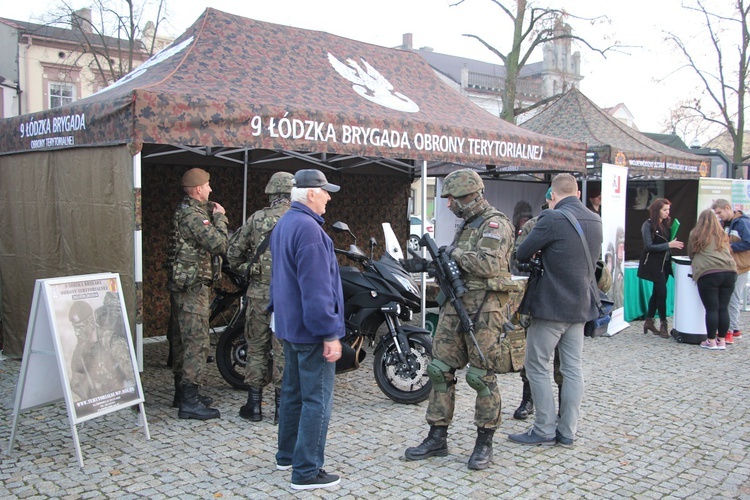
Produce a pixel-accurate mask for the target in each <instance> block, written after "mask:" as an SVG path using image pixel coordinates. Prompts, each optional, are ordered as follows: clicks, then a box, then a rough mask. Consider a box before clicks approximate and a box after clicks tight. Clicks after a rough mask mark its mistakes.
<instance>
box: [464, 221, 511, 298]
mask: <svg viewBox="0 0 750 500" xmlns="http://www.w3.org/2000/svg"><path fill="white" fill-rule="evenodd" d="M491 220H496V221H497V222H499V223H500V224H501V225H504V226H506V232H507V234H508V235H512V234H513V225H512V224H511V222H510V219H509V218H508V217H507V216H506V215H505V214H504V213H502V212H500V211H498V210H496V209H494V208H493V207H491V206H490V207H489V209H488V210H486V211H484V212H483V213H481V214H479V215H477V216H476V217H475V218H474V219H472V220H471V222H468V223H466V224H464V226H463V228H462V229H461V230H460V231H459V232H458V234H457V235H456V239H455V241H454V242H453V245H455V246H456V247H457V248H460V249H461V250H465V251H475V250H476V247H477V243H478V242H479V240H480V239H481V238H482V235H483V233H484V230H485V228H486V227H487V224H488V223H489V222H490V221H491ZM512 244H513V240H512V238H511V239H510V240H509V241H508V251H507V252H505V254H501V255H498V258H499V259H500V261H501V262H500V266H501V268H502V270H501V271H500V274H499V275H498V276H497V277H493V278H480V277H479V276H475V275H473V274H469V273H463V275H464V276H463V278H464V282H465V283H466V288H468V289H469V290H490V291H496V292H500V291H503V292H504V291H517V290H516V289H517V288H518V287H523V286H524V285H523V283H522V282H517V281H514V280H512V278H511V273H510V267H509V265H508V262H509V258H510V250H511V245H512Z"/></svg>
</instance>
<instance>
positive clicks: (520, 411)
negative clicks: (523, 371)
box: [513, 381, 534, 420]
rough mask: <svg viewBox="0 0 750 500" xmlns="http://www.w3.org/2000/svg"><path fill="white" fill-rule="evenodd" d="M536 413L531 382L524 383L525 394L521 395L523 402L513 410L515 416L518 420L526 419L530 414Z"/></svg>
mask: <svg viewBox="0 0 750 500" xmlns="http://www.w3.org/2000/svg"><path fill="white" fill-rule="evenodd" d="M533 414H534V400H533V399H531V386H530V385H529V382H528V381H526V382H524V383H523V395H522V396H521V404H520V405H519V406H518V408H516V411H515V412H513V418H515V419H516V420H526V419H527V418H529V415H533Z"/></svg>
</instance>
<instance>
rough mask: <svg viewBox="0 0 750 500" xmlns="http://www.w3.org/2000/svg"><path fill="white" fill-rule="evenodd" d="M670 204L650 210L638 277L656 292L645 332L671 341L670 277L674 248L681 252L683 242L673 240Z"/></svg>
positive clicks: (660, 203)
mask: <svg viewBox="0 0 750 500" xmlns="http://www.w3.org/2000/svg"><path fill="white" fill-rule="evenodd" d="M669 207H670V202H669V200H667V199H666V198H657V199H656V200H654V201H653V203H651V205H649V207H648V212H649V219H648V220H647V221H646V222H644V223H643V226H641V235H642V236H643V252H642V253H641V260H640V263H639V264H638V277H639V278H641V279H644V280H648V281H651V282H653V284H654V290H653V292H652V293H651V298H650V299H649V301H648V311H647V312H646V321H645V322H644V323H643V333H647V332H648V331H649V330H651V331H652V332H654V333H655V334H657V335H660V336H662V337H663V338H669V325H668V323H667V278H669V276H670V275H671V274H672V262H671V257H672V254H671V252H670V250H671V249H672V248H677V249H681V248H682V247H683V246H684V244H683V243H682V242H681V241H677V240H672V241H670V240H669V236H670V235H669V232H670V229H671V227H672V219H670V218H669ZM657 311H658V312H659V319H660V321H661V322H660V324H659V329H658V330H657V329H656V325H654V317H655V316H656V312H657Z"/></svg>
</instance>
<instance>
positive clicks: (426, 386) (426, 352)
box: [372, 333, 432, 404]
mask: <svg viewBox="0 0 750 500" xmlns="http://www.w3.org/2000/svg"><path fill="white" fill-rule="evenodd" d="M408 339H409V348H410V352H409V353H408V354H407V356H408V357H409V358H410V363H411V366H412V369H410V370H406V371H405V370H402V369H401V368H400V367H399V363H398V352H397V351H396V344H395V342H394V340H393V339H388V340H387V341H385V342H383V343H381V344H379V345H378V347H377V349H375V357H374V359H373V361H372V367H373V371H374V372H375V381H376V382H377V384H378V387H379V388H380V390H381V391H382V392H383V394H385V395H386V396H388V397H389V398H390V399H392V400H393V401H395V402H396V403H401V404H417V403H421V402H422V401H424V400H426V399H427V398H428V397H429V395H430V390H432V381H431V380H430V378H429V377H428V376H427V365H428V364H430V361H432V339H431V338H430V335H429V334H427V333H412V334H410V335H409V337H408Z"/></svg>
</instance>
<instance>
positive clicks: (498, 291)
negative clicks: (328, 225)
mask: <svg viewBox="0 0 750 500" xmlns="http://www.w3.org/2000/svg"><path fill="white" fill-rule="evenodd" d="M483 192H484V183H483V182H482V179H481V178H480V177H479V175H477V173H476V172H474V171H473V170H469V169H464V170H457V171H455V172H452V173H451V174H449V175H448V176H447V177H446V178H445V182H444V183H443V191H442V194H441V197H443V198H448V207H449V208H450V210H451V211H452V212H453V213H454V214H455V215H456V216H457V217H460V218H461V219H463V224H462V226H461V227H460V228H459V229H458V231H457V232H456V235H455V238H454V240H453V243H452V244H451V245H449V246H447V247H444V248H443V251H444V252H446V253H447V254H448V255H449V256H450V257H451V258H453V259H454V260H455V261H456V263H457V265H458V267H459V269H460V270H461V278H462V279H463V280H464V282H465V283H466V287H467V289H468V292H466V293H465V294H464V295H463V296H462V297H461V301H462V302H463V304H464V306H465V307H466V310H467V312H468V313H469V316H470V317H472V318H475V323H476V332H475V337H476V340H477V343H478V344H479V348H480V349H481V351H482V354H483V355H484V357H485V360H486V363H483V362H482V361H481V358H480V356H479V353H478V351H477V349H476V347H475V346H474V344H473V342H472V340H471V338H470V337H469V335H468V334H467V333H465V332H464V331H463V330H462V329H461V326H460V321H459V317H458V315H457V313H456V311H455V309H454V308H453V306H451V305H450V304H446V305H445V306H444V307H441V309H440V317H439V319H438V325H437V328H436V331H435V338H434V344H433V360H432V362H431V363H430V365H429V366H428V368H427V372H428V374H429V376H430V379H431V380H432V384H433V386H432V391H431V392H430V398H429V404H428V407H427V415H426V420H427V423H428V424H430V431H429V434H428V435H427V438H426V439H425V440H424V441H423V442H422V444H420V445H419V446H416V447H412V448H407V450H406V452H405V456H406V459H407V460H422V459H425V458H428V457H432V456H445V455H447V454H448V445H447V436H448V426H449V425H450V424H451V422H452V420H453V411H454V407H455V402H456V394H455V391H456V388H455V384H456V376H455V374H456V370H460V369H462V368H464V367H465V366H466V365H467V364H468V365H469V368H468V369H467V372H466V381H467V383H468V384H469V386H470V387H471V388H472V389H474V390H475V391H476V392H477V396H476V404H475V410H474V424H475V425H476V426H477V439H476V443H475V446H474V451H473V452H472V454H471V457H470V458H469V462H468V465H469V468H470V469H474V470H481V469H486V468H487V467H489V465H490V463H491V462H492V437H493V435H494V433H495V429H497V427H498V426H499V424H500V418H501V417H500V406H501V400H500V391H499V390H498V386H497V380H496V377H495V373H496V372H498V371H499V370H500V368H501V367H500V366H498V365H499V360H500V359H501V338H502V336H503V332H504V325H505V324H506V322H507V319H508V318H507V315H506V307H505V306H506V304H507V302H508V298H509V295H508V290H509V287H512V280H511V276H510V267H509V261H510V258H511V250H512V247H513V226H512V224H511V222H510V220H509V219H508V217H506V216H505V215H504V214H502V213H500V212H499V211H498V210H496V209H495V208H493V207H492V206H490V204H489V203H488V202H487V201H486V200H485V199H484V196H483ZM410 260H411V262H410V261H406V265H407V267H409V268H411V269H415V268H419V269H416V270H417V271H421V270H423V268H424V265H425V264H424V262H420V261H421V259H410ZM411 269H409V270H411Z"/></svg>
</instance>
